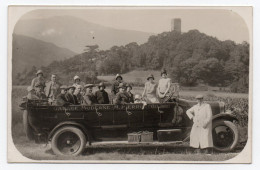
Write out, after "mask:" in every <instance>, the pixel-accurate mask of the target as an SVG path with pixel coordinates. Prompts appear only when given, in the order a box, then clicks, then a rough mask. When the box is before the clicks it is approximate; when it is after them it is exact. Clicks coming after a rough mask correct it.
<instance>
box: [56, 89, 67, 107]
mask: <svg viewBox="0 0 260 170" xmlns="http://www.w3.org/2000/svg"><path fill="white" fill-rule="evenodd" d="M67 88H68V87H67V86H66V85H62V86H60V90H61V92H60V94H59V95H58V96H57V99H56V105H58V106H68V105H69V104H70V103H69V102H68V101H67V99H66V97H65V95H66V92H67Z"/></svg>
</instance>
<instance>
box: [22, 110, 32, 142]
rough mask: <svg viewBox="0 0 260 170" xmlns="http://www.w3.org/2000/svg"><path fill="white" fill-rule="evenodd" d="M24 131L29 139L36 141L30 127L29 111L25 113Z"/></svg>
mask: <svg viewBox="0 0 260 170" xmlns="http://www.w3.org/2000/svg"><path fill="white" fill-rule="evenodd" d="M23 129H24V133H25V135H26V137H27V139H28V140H33V139H34V135H33V129H32V127H31V126H30V124H29V121H28V111H27V110H24V111H23Z"/></svg>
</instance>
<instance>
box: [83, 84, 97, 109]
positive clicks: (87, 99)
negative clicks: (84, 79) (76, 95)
mask: <svg viewBox="0 0 260 170" xmlns="http://www.w3.org/2000/svg"><path fill="white" fill-rule="evenodd" d="M93 87H94V85H93V84H86V85H85V88H86V93H85V95H84V96H83V105H93V104H96V103H97V99H96V96H95V95H94V94H93V92H92V91H93Z"/></svg>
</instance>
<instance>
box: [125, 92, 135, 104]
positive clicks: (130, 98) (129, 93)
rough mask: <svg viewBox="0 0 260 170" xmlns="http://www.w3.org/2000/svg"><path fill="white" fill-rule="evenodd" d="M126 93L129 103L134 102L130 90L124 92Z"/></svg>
mask: <svg viewBox="0 0 260 170" xmlns="http://www.w3.org/2000/svg"><path fill="white" fill-rule="evenodd" d="M126 94H127V95H128V100H129V102H130V103H134V95H133V93H131V92H126Z"/></svg>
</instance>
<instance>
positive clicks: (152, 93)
mask: <svg viewBox="0 0 260 170" xmlns="http://www.w3.org/2000/svg"><path fill="white" fill-rule="evenodd" d="M156 88H157V84H156V83H155V82H154V76H153V75H152V74H150V75H149V76H148V77H147V82H146V83H145V86H144V91H143V94H142V98H145V99H146V102H147V103H159V100H158V99H157V96H156Z"/></svg>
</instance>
